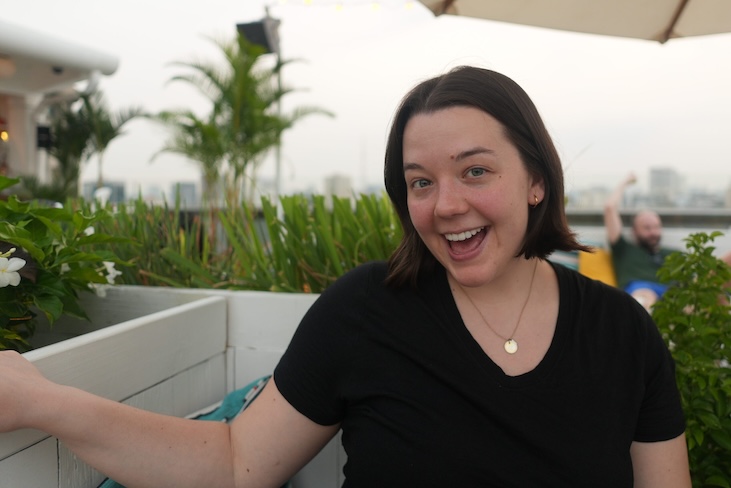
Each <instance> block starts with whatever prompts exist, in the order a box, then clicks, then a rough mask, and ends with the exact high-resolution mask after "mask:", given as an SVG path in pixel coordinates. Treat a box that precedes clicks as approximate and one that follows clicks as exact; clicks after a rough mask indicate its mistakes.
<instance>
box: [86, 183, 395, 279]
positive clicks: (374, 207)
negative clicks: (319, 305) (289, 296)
mask: <svg viewBox="0 0 731 488" xmlns="http://www.w3.org/2000/svg"><path fill="white" fill-rule="evenodd" d="M87 205H88V204H87ZM261 205H262V207H261V210H260V211H259V210H254V209H252V208H251V207H250V206H248V205H246V204H237V205H230V206H229V207H227V208H226V209H225V210H221V211H219V212H218V214H217V220H216V221H215V222H213V224H212V225H214V228H213V229H212V230H213V231H212V232H211V229H209V228H206V226H207V225H209V224H208V223H207V221H206V222H204V221H203V220H202V219H201V218H200V216H199V215H196V214H185V213H183V212H181V211H180V210H179V208H178V207H177V204H176V206H175V207H174V208H169V207H168V206H167V205H163V206H150V205H148V204H147V203H146V202H144V201H142V200H141V199H140V200H138V201H137V202H133V203H132V204H130V205H127V206H123V207H120V208H118V209H117V210H116V213H115V214H114V219H111V220H109V221H108V222H107V223H105V224H104V226H102V227H100V230H101V231H103V232H105V233H107V234H111V235H124V236H127V237H129V241H128V242H124V243H110V244H109V249H110V250H112V251H114V254H116V255H117V256H119V257H120V258H121V259H124V260H126V261H129V262H130V263H132V264H133V265H134V266H132V267H129V268H123V269H122V270H121V271H122V273H123V275H122V278H121V280H120V281H121V282H122V283H127V284H138V285H158V286H173V287H189V288H221V289H248V290H266V291H285V292H312V293H319V292H321V291H322V290H324V289H325V288H326V287H327V286H328V285H329V284H330V283H332V282H333V281H334V280H335V279H336V278H337V277H338V276H340V275H341V274H343V273H344V272H346V271H347V270H349V269H351V268H353V267H354V266H357V265H358V264H360V263H364V262H366V261H371V260H376V259H387V258H388V256H389V255H390V254H391V252H392V251H393V249H395V248H396V246H397V244H398V242H399V241H400V239H401V226H400V223H399V220H398V218H397V216H396V214H395V212H394V211H393V208H392V206H391V203H390V201H389V200H388V198H386V197H385V196H376V195H361V196H360V197H359V198H358V199H356V200H355V201H354V202H352V201H351V200H350V199H347V198H337V197H336V198H333V200H332V205H331V206H328V205H327V204H326V200H325V198H324V197H322V196H315V197H312V198H308V197H306V196H304V195H291V196H284V197H282V198H281V199H280V205H281V207H280V208H277V207H276V206H275V205H274V204H273V203H272V202H271V201H270V200H269V199H266V198H263V199H262V200H261ZM185 215H188V216H189V217H188V218H184V216H185Z"/></svg>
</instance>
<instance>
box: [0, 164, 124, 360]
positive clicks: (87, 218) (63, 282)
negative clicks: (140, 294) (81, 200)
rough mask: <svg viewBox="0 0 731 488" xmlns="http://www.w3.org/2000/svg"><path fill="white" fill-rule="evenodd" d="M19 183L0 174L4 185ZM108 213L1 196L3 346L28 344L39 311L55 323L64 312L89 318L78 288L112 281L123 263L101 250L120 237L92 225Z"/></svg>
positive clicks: (0, 314) (0, 319) (0, 334)
mask: <svg viewBox="0 0 731 488" xmlns="http://www.w3.org/2000/svg"><path fill="white" fill-rule="evenodd" d="M17 182H18V180H17V179H10V178H5V177H0V190H2V189H4V188H7V187H10V186H12V185H14V184H16V183H17ZM107 218H109V215H108V213H107V212H106V211H103V210H100V211H97V212H94V213H90V214H84V213H82V212H80V211H74V210H72V209H70V208H68V207H61V208H57V207H46V206H42V205H40V204H38V203H32V202H30V203H29V202H21V201H19V200H18V199H17V198H16V197H15V196H10V197H9V198H8V199H7V200H6V201H0V349H16V350H26V349H28V348H29V344H28V339H29V338H30V337H31V336H32V335H33V333H34V331H35V325H36V324H35V319H36V317H37V315H38V314H39V313H41V314H43V315H45V317H46V318H47V320H48V322H49V323H51V324H52V323H53V322H55V321H56V320H57V319H58V318H59V317H61V316H62V315H64V314H68V315H73V316H77V317H82V318H86V315H85V313H84V311H83V310H82V309H81V307H80V306H79V293H80V292H82V291H90V290H91V289H92V288H93V284H105V283H108V282H109V279H110V277H112V278H113V276H114V275H115V271H114V268H113V263H117V264H122V263H121V262H120V261H119V259H118V258H117V257H116V256H114V254H113V253H111V252H110V251H108V250H104V249H99V246H103V245H106V244H107V243H109V242H113V241H121V240H122V239H120V238H115V237H111V236H109V235H105V234H102V233H92V232H91V230H90V229H93V228H94V226H95V225H97V224H98V223H100V222H102V221H103V220H104V219H107Z"/></svg>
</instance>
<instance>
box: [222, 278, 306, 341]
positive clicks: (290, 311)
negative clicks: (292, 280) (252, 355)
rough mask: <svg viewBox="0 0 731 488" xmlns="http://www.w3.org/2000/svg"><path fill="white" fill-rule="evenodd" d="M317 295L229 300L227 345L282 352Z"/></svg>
mask: <svg viewBox="0 0 731 488" xmlns="http://www.w3.org/2000/svg"><path fill="white" fill-rule="evenodd" d="M318 296H319V295H317V294H303V293H268V292H246V293H240V294H235V295H233V296H231V297H228V298H229V339H228V341H229V345H232V346H238V347H252V348H257V349H273V350H280V351H282V350H284V348H285V347H286V346H287V344H289V341H290V340H291V338H292V334H294V331H295V330H296V329H297V325H298V324H299V322H300V320H302V316H304V314H305V312H307V310H308V309H309V308H310V306H312V304H313V303H314V302H315V300H316V299H317V298H318Z"/></svg>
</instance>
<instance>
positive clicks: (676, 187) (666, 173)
mask: <svg viewBox="0 0 731 488" xmlns="http://www.w3.org/2000/svg"><path fill="white" fill-rule="evenodd" d="M682 187H683V181H682V178H681V177H680V175H679V174H678V172H677V171H675V170H674V169H672V168H650V203H651V205H652V206H653V207H675V206H676V205H677V200H678V197H679V195H680V192H681V191H682Z"/></svg>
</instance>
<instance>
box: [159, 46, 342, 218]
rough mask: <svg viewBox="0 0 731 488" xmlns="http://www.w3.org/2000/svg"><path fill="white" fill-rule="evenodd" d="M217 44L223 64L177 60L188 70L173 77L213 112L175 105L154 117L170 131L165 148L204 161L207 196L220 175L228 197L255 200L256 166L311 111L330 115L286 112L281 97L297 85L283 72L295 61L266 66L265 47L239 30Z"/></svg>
mask: <svg viewBox="0 0 731 488" xmlns="http://www.w3.org/2000/svg"><path fill="white" fill-rule="evenodd" d="M216 45H217V47H218V48H219V49H220V53H221V54H222V57H223V60H222V61H223V62H222V63H218V64H216V63H210V62H190V63H188V62H175V63H173V65H174V66H176V67H179V68H183V69H184V72H183V73H181V74H179V75H175V76H174V77H172V78H171V79H170V81H171V82H173V81H182V82H185V83H187V84H189V85H191V86H192V87H194V88H196V89H197V90H198V91H199V92H200V93H201V94H202V95H203V96H204V97H205V98H206V99H208V101H209V102H210V106H211V111H210V113H209V114H208V115H206V116H204V117H202V118H200V117H198V116H197V115H195V114H193V113H191V112H190V111H189V110H187V109H186V110H172V111H165V112H162V113H160V114H159V115H158V116H157V117H155V118H156V119H157V120H158V121H159V122H162V123H163V124H165V125H166V126H167V127H169V128H170V129H171V130H172V137H171V139H170V140H169V141H168V142H167V143H166V145H165V147H164V148H163V149H162V151H163V152H174V153H179V154H184V155H186V156H188V157H189V158H190V159H191V160H193V161H197V162H199V163H201V165H202V166H203V169H204V171H205V174H206V185H207V187H208V189H207V191H206V197H207V198H210V197H213V196H215V195H214V194H213V193H212V192H211V191H210V190H212V189H213V187H212V185H213V184H215V183H217V182H218V180H220V181H221V183H223V189H224V194H225V195H226V200H228V201H229V202H230V204H233V205H235V204H237V203H238V202H239V201H241V200H249V201H250V200H251V195H252V194H253V193H252V191H251V190H253V189H254V188H256V183H255V182H256V169H257V166H258V165H259V164H260V163H261V162H262V161H263V158H264V157H265V156H266V155H267V154H268V153H269V152H270V150H271V149H273V148H274V147H276V146H277V145H278V144H279V143H280V140H281V137H282V134H283V132H284V131H286V130H288V129H290V128H291V127H293V126H294V124H295V123H297V122H298V121H299V120H301V119H302V118H304V117H307V116H309V115H312V114H321V115H327V116H332V114H331V113H330V112H328V111H326V110H323V109H321V108H318V107H310V106H299V107H296V108H294V109H293V110H292V111H291V112H287V113H285V112H283V111H282V99H283V98H284V96H285V95H287V94H289V93H291V92H292V91H293V90H292V89H290V88H287V87H283V86H282V83H281V71H282V69H283V67H284V66H285V65H287V64H288V63H290V62H291V61H285V60H282V59H280V58H277V62H276V63H275V64H274V66H273V67H268V66H263V65H262V61H264V60H265V54H267V53H266V50H265V49H264V48H263V47H262V46H260V45H257V44H255V43H252V42H249V41H248V40H247V39H246V37H244V36H243V35H241V34H238V35H237V36H236V39H235V40H234V41H230V42H216ZM242 191H243V195H242V193H241V192H242ZM205 203H206V204H209V203H210V202H209V201H208V200H207V201H206V202H205Z"/></svg>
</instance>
